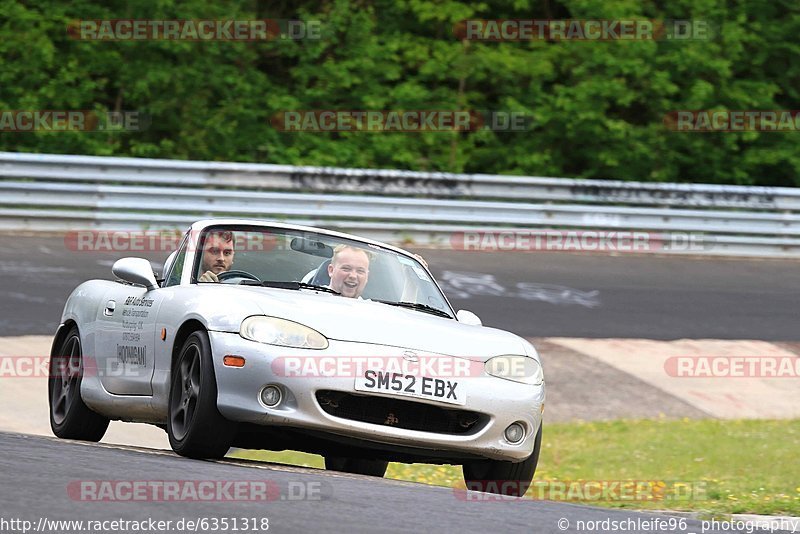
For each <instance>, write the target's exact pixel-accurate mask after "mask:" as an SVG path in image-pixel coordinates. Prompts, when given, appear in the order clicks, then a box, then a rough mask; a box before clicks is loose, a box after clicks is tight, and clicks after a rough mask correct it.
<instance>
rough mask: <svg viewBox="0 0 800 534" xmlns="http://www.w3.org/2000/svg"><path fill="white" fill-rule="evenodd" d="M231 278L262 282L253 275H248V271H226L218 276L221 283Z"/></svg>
mask: <svg viewBox="0 0 800 534" xmlns="http://www.w3.org/2000/svg"><path fill="white" fill-rule="evenodd" d="M229 278H245V279H247V280H255V281H256V282H261V279H260V278H259V277H257V276H256V275H254V274H252V273H248V272H247V271H237V270H233V271H225V272H221V273H219V274H218V275H217V279H218V280H219V281H220V282H224V281H225V280H228V279H229Z"/></svg>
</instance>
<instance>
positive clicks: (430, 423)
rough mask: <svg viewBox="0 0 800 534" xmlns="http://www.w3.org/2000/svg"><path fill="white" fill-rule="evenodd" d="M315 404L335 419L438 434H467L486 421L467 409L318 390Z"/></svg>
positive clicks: (480, 415)
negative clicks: (339, 418)
mask: <svg viewBox="0 0 800 534" xmlns="http://www.w3.org/2000/svg"><path fill="white" fill-rule="evenodd" d="M317 402H318V403H319V405H320V407H321V408H322V409H323V410H324V411H325V413H327V414H329V415H333V416H335V417H341V418H343V419H352V420H355V421H362V422H364V423H372V424H374V425H386V426H393V427H395V428H405V429H407V430H420V431H422V432H437V433H440V434H471V433H474V432H477V431H478V430H480V429H481V428H483V427H484V426H485V425H486V423H487V422H488V420H489V418H488V416H486V415H484V414H480V413H478V412H471V411H468V410H453V409H448V408H441V407H439V406H433V405H431V404H424V403H421V402H413V401H407V400H400V399H391V398H387V397H377V396H371V395H353V394H351V393H345V392H342V391H329V390H321V391H318V392H317Z"/></svg>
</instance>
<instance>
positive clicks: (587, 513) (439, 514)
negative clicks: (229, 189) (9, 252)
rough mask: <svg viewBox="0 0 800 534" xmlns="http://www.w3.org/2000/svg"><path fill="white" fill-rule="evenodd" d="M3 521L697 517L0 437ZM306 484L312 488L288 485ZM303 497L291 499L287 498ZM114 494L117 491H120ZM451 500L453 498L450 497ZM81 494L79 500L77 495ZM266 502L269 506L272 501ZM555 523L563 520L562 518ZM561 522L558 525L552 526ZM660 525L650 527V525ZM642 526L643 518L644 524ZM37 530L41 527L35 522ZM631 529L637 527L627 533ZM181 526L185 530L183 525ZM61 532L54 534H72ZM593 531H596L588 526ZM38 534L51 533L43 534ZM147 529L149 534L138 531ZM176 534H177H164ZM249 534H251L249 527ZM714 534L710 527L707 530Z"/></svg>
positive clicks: (413, 527) (389, 525) (534, 526)
mask: <svg viewBox="0 0 800 534" xmlns="http://www.w3.org/2000/svg"><path fill="white" fill-rule="evenodd" d="M0 449H1V450H3V455H2V456H0V472H2V482H3V483H2V484H0V502H2V503H3V511H2V517H3V519H6V520H8V519H10V518H17V519H23V520H28V521H31V522H32V524H33V525H34V526H37V525H38V524H39V521H40V520H41V519H42V518H46V520H50V521H52V520H62V521H66V520H83V521H88V520H91V521H103V520H118V519H122V520H128V521H143V520H147V519H154V520H163V521H173V525H175V523H176V522H177V521H179V520H181V519H189V520H198V519H200V518H217V519H222V518H228V519H229V521H232V519H233V518H257V519H258V520H259V521H260V519H261V518H264V517H266V518H268V519H269V532H536V533H542V534H547V533H561V532H584V531H585V530H580V525H579V524H578V521H579V520H582V521H584V522H586V523H588V522H592V521H605V520H610V521H624V522H626V526H628V527H629V528H627V529H625V530H626V532H647V533H652V532H675V533H681V534H684V533H685V534H688V533H690V532H694V533H697V532H700V527H701V524H700V522H699V521H697V520H686V525H685V527H686V528H674V529H673V528H669V524H668V522H669V521H672V522H673V524H674V525H675V526H676V527H680V526H681V525H679V524H678V523H677V522H678V518H675V517H670V516H666V515H654V514H642V513H637V512H627V511H616V510H607V509H599V508H592V507H588V506H581V505H575V504H567V503H559V502H552V501H534V500H528V499H514V500H510V499H509V500H504V501H499V502H498V501H492V502H486V501H472V500H467V499H466V495H465V494H463V493H461V494H459V493H457V492H456V491H455V490H454V489H450V488H442V487H433V486H426V485H423V484H415V483H409V482H399V481H394V480H385V479H374V478H369V477H364V476H357V475H345V474H341V473H331V472H326V471H323V470H318V469H306V468H293V467H288V466H283V465H273V464H263V463H259V464H255V463H237V462H235V461H231V460H223V461H221V462H208V461H197V460H189V459H185V458H179V457H177V456H175V455H174V454H172V453H169V452H159V451H147V450H132V449H124V448H118V447H110V446H99V445H93V444H86V443H82V442H65V441H59V440H56V439H55V438H42V437H33V436H22V435H18V434H7V433H0ZM121 480H127V481H130V480H137V481H165V480H170V481H175V480H181V481H183V480H194V481H222V482H224V481H266V482H267V483H268V484H270V487H275V488H277V490H276V491H274V492H272V491H270V492H268V495H269V496H270V499H269V500H266V501H265V500H256V501H252V502H247V501H241V500H237V501H236V502H230V501H227V502H226V501H180V500H170V501H166V502H165V501H163V500H162V501H155V500H151V501H135V502H131V501H120V500H117V501H114V500H110V501H96V500H90V499H92V498H93V497H92V495H93V492H89V493H84V494H83V495H84V497H83V498H82V497H81V495H82V494H81V492H80V490H75V487H76V485H79V484H80V482H81V481H95V483H99V481H121ZM290 487H292V488H301V487H302V488H313V491H310V490H309V491H307V492H306V490H303V491H302V492H301V491H297V490H296V489H293V490H290V489H289V488H290ZM301 493H303V494H304V495H306V496H308V495H313V499H303V500H295V499H293V498H290V496H298V495H300V494H301ZM120 495H121V496H122V497H123V498H127V497H125V495H122V494H120ZM459 495H461V497H460V498H459ZM87 496H88V499H87ZM273 499H274V500H273ZM562 518H563V519H562ZM565 519H566V521H568V522H569V526H568V528H566V529H562V528H559V520H561V526H566V523H565V522H564V521H565ZM654 519H658V520H660V521H662V522H664V523H663V524H662V525H663V528H660V529H653V528H652V527H653V526H654V524H653V522H652V521H653V520H654ZM648 521H649V522H648ZM43 524H46V523H43ZM638 526H642V527H647V528H636V527H638ZM184 530H185V529H184ZM72 531H73V530H69V529H64V528H62V529H61V530H59V532H64V533H66V532H72ZM592 531H594V532H602V530H599V529H592ZM45 532H54V531H52V530H49V531H48V530H45ZM147 532H153V531H147ZM172 532H179V530H174V529H173V530H172ZM251 532H258V531H256V530H251ZM717 532H719V531H717Z"/></svg>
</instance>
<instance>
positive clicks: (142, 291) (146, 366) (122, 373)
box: [95, 283, 164, 395]
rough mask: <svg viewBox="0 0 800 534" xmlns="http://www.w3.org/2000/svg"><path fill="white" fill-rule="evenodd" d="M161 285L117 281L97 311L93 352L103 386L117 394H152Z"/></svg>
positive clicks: (161, 299) (161, 292) (162, 295)
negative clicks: (150, 287)
mask: <svg viewBox="0 0 800 534" xmlns="http://www.w3.org/2000/svg"><path fill="white" fill-rule="evenodd" d="M163 298H164V294H163V291H162V290H161V289H160V288H156V289H152V290H148V289H146V288H144V287H141V286H134V285H130V284H124V283H119V284H115V287H113V288H111V289H110V290H109V291H107V292H106V294H105V295H104V297H103V300H102V301H101V304H100V309H99V310H98V312H97V330H96V333H95V356H96V360H97V370H98V373H99V375H100V381H101V382H102V384H103V387H104V388H105V389H106V390H107V391H108V392H109V393H114V394H117V395H152V394H153V389H152V385H151V381H152V379H153V372H154V369H155V361H154V359H155V358H154V355H155V353H154V348H155V342H156V336H157V335H158V333H157V332H156V331H155V330H156V317H157V316H158V310H159V308H160V307H161V303H162V301H163Z"/></svg>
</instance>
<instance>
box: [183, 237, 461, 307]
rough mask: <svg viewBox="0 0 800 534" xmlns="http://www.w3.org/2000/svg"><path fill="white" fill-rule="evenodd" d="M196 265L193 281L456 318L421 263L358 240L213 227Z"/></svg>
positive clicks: (203, 239)
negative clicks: (309, 293) (315, 293)
mask: <svg viewBox="0 0 800 534" xmlns="http://www.w3.org/2000/svg"><path fill="white" fill-rule="evenodd" d="M194 265H195V268H194V270H193V273H192V282H195V283H209V282H211V283H215V282H216V283H227V284H249V285H264V286H267V287H269V286H272V287H280V288H283V289H295V290H302V289H313V288H314V287H315V286H316V287H319V288H324V289H325V290H326V291H325V292H326V293H336V294H338V295H340V296H342V297H350V298H360V299H371V300H378V301H381V302H384V303H387V304H396V305H403V306H404V307H407V308H411V309H416V310H418V311H428V312H437V311H438V313H435V314H436V315H441V316H447V317H451V318H452V317H453V311H452V308H450V306H449V305H448V303H447V301H446V299H445V298H444V296H443V295H442V293H441V291H440V290H439V288H438V287H437V286H436V284H435V283H434V281H433V279H432V278H431V277H430V275H429V274H428V272H427V271H426V269H425V268H424V267H423V266H422V265H421V264H420V262H419V261H418V260H417V259H415V258H413V257H410V256H406V255H404V254H398V253H396V252H394V251H392V250H389V249H385V248H382V247H379V246H375V245H371V244H367V243H363V242H361V241H357V240H350V239H341V238H336V237H330V236H327V235H324V234H318V233H315V232H307V231H300V230H287V229H282V228H268V227H261V226H230V225H221V226H212V227H209V228H206V229H205V230H204V231H203V232H202V233H201V235H200V236H199V239H198V241H197V250H196V253H195V262H194ZM429 308H432V309H429Z"/></svg>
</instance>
